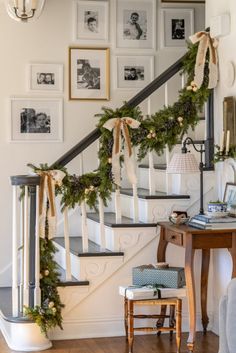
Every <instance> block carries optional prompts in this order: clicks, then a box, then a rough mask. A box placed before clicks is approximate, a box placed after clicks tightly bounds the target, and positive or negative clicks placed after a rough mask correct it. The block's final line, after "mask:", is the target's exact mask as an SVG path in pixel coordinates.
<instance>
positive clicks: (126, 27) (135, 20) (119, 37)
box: [116, 0, 156, 49]
mask: <svg viewBox="0 0 236 353" xmlns="http://www.w3.org/2000/svg"><path fill="white" fill-rule="evenodd" d="M155 11H156V2H155V0H146V1H145V2H143V1H141V0H128V1H125V0H117V11H116V47H117V48H143V49H145V48H147V49H148V48H149V49H151V48H154V47H155V33H156V30H155V28H156V22H155V16H154V13H155Z"/></svg>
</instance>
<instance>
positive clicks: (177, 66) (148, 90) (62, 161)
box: [52, 54, 186, 167]
mask: <svg viewBox="0 0 236 353" xmlns="http://www.w3.org/2000/svg"><path fill="white" fill-rule="evenodd" d="M185 57H186V54H185V55H183V56H182V57H181V58H180V59H179V60H177V61H176V62H175V63H174V64H173V65H171V66H170V67H169V68H168V69H167V70H165V71H164V72H163V73H162V74H161V75H159V76H158V77H157V78H155V79H154V80H153V81H152V82H151V83H149V85H147V86H146V87H145V88H143V89H142V90H141V91H140V92H138V93H137V94H136V95H135V96H134V97H133V98H131V99H130V100H129V101H128V102H127V103H126V104H125V105H126V106H129V107H132V108H134V107H136V106H137V105H138V104H140V103H142V102H143V101H144V100H145V99H146V98H147V97H149V96H150V95H151V94H152V93H153V92H155V91H156V90H157V89H158V88H159V87H161V86H162V85H163V84H164V83H166V82H167V81H168V80H169V79H170V78H171V77H172V76H174V75H175V74H176V73H177V72H178V71H180V70H181V69H182V67H183V61H184V59H185ZM99 137H100V130H99V129H98V128H96V129H94V130H93V131H91V132H90V134H88V135H87V136H86V137H84V138H83V139H82V140H81V141H80V142H79V143H77V144H76V145H75V146H74V147H72V148H71V149H70V150H69V151H68V152H66V153H65V154H64V155H63V156H61V157H60V158H59V159H58V160H57V161H56V162H54V163H53V165H52V167H54V166H56V165H60V166H63V167H64V166H65V165H67V164H68V163H69V162H70V161H72V159H74V158H75V157H76V156H78V154H80V153H81V152H83V151H84V150H85V149H86V148H87V147H88V146H89V145H91V144H92V143H93V142H94V141H96V140H97V139H98V138H99Z"/></svg>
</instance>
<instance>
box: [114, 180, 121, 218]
mask: <svg viewBox="0 0 236 353" xmlns="http://www.w3.org/2000/svg"><path fill="white" fill-rule="evenodd" d="M115 214H116V223H121V199H120V188H119V187H118V186H117V187H116V191H115Z"/></svg>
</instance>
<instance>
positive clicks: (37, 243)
mask: <svg viewBox="0 0 236 353" xmlns="http://www.w3.org/2000/svg"><path fill="white" fill-rule="evenodd" d="M35 213H36V215H35V217H36V219H35V288H34V306H37V305H40V304H41V290H40V237H39V186H36V212H35Z"/></svg>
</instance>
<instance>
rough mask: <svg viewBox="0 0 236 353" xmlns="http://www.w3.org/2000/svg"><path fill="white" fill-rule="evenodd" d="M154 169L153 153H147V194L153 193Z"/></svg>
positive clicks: (149, 108) (148, 108)
mask: <svg viewBox="0 0 236 353" xmlns="http://www.w3.org/2000/svg"><path fill="white" fill-rule="evenodd" d="M147 113H148V115H151V98H150V97H148V99H147ZM154 180H155V170H154V162H153V153H152V152H149V153H148V185H149V195H152V194H154V192H155V181H154Z"/></svg>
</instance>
